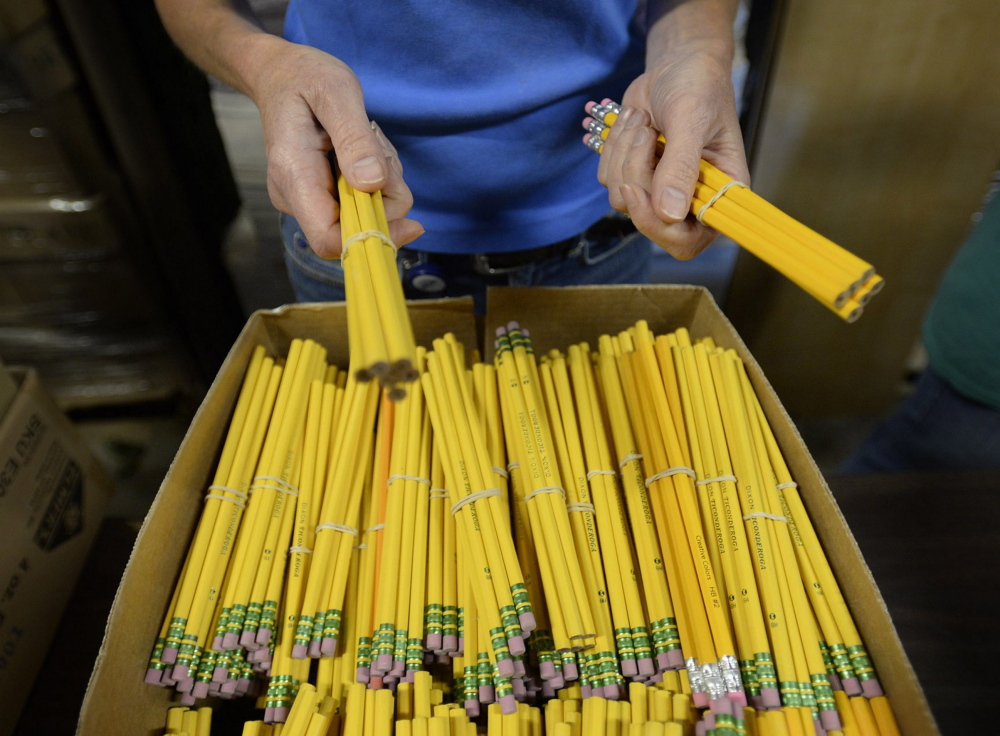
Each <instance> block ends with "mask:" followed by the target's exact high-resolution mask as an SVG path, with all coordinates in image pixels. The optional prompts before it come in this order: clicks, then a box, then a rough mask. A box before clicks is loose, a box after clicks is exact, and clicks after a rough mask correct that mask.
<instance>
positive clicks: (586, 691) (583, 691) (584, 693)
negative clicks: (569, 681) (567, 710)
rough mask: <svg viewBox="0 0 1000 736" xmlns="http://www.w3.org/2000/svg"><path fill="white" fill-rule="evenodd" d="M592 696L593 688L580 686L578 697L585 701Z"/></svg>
mask: <svg viewBox="0 0 1000 736" xmlns="http://www.w3.org/2000/svg"><path fill="white" fill-rule="evenodd" d="M593 694H594V688H592V687H591V686H590V685H580V697H581V698H583V699H584V700H586V699H587V698H589V697H590V696H591V695H593Z"/></svg>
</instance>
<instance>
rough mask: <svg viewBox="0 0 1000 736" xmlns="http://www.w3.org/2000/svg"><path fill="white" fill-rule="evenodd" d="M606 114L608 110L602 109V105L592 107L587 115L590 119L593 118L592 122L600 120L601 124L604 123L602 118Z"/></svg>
mask: <svg viewBox="0 0 1000 736" xmlns="http://www.w3.org/2000/svg"><path fill="white" fill-rule="evenodd" d="M607 114H608V108H606V107H604V106H603V105H594V106H593V107H592V108H590V113H589V115H590V117H592V118H594V120H600V121H601V122H602V123H603V122H604V116H605V115H607Z"/></svg>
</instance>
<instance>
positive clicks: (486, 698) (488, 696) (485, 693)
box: [479, 685, 496, 705]
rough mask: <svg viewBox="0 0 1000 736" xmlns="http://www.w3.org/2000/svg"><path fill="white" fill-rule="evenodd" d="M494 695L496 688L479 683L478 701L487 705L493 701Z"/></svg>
mask: <svg viewBox="0 0 1000 736" xmlns="http://www.w3.org/2000/svg"><path fill="white" fill-rule="evenodd" d="M495 695H496V689H494V687H493V686H492V685H480V686H479V702H480V703H485V704H486V705H489V704H490V703H492V702H493V698H494V696H495Z"/></svg>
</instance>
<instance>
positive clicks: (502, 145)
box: [285, 0, 644, 253]
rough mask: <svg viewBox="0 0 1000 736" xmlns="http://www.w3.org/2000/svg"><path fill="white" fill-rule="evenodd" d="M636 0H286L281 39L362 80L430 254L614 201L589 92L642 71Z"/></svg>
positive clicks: (487, 245)
mask: <svg viewBox="0 0 1000 736" xmlns="http://www.w3.org/2000/svg"><path fill="white" fill-rule="evenodd" d="M635 16H636V0H433V1H431V0H424V1H423V2H421V1H420V0H408V1H406V0H396V1H395V2H391V1H388V0H338V1H337V2H333V1H328V2H320V1H319V0H291V3H290V4H289V7H288V13H287V16H286V19H285V36H286V38H288V39H289V40H291V41H294V42H296V43H302V44H307V45H309V46H314V47H316V48H319V49H322V50H324V51H327V52H328V53H330V54H332V55H334V56H336V57H337V58H339V59H341V60H342V61H344V62H345V63H346V64H348V65H349V66H350V67H351V69H353V70H354V72H355V73H356V74H357V75H358V78H359V79H360V80H361V86H362V89H363V90H364V94H365V106H366V108H367V111H368V115H369V117H370V118H371V119H372V120H375V121H377V122H378V124H379V125H380V126H381V127H382V129H383V130H384V131H385V134H386V136H388V138H389V140H391V141H392V143H393V144H394V145H395V146H396V148H397V149H398V150H399V156H400V160H401V161H402V163H403V169H404V177H405V179H406V182H407V184H408V185H409V186H410V188H411V190H412V191H413V198H414V205H413V210H412V213H411V216H412V217H413V218H415V219H417V220H419V221H420V222H421V223H422V224H423V225H424V227H425V229H426V233H425V234H424V235H423V236H421V238H420V239H419V240H418V241H417V242H416V243H414V246H416V247H418V248H420V249H422V250H428V251H435V252H452V253H457V252H468V253H474V252H495V251H509V250H520V249H523V248H533V247H536V246H539V245H545V244H548V243H553V242H556V241H559V240H562V239H564V238H567V237H569V236H571V235H573V234H574V233H577V232H580V231H581V230H583V229H585V228H586V227H587V226H589V225H590V224H592V223H593V222H595V221H596V220H598V219H600V218H601V216H602V215H604V213H605V212H607V210H608V200H607V192H606V191H605V189H604V188H603V187H602V186H601V185H600V183H599V182H598V181H597V160H598V157H597V155H596V154H594V153H593V152H592V151H590V150H588V149H587V148H586V147H585V146H584V145H583V144H582V143H581V138H582V136H583V132H584V131H583V129H582V128H581V127H580V121H581V120H582V119H583V117H584V115H585V113H584V111H583V105H584V103H585V102H586V101H587V100H588V99H597V100H600V99H602V98H603V97H611V98H613V99H617V100H621V97H622V94H623V93H624V91H625V88H626V87H627V86H628V84H629V83H630V82H631V81H632V80H633V79H635V78H636V77H637V76H638V75H639V74H641V73H642V70H643V64H644V62H643V56H644V30H643V29H642V28H641V27H640V24H639V23H638V22H637V20H636V17H635Z"/></svg>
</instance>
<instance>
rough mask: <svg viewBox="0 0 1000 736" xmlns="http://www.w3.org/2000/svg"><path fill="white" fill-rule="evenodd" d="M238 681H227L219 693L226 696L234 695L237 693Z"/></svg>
mask: <svg viewBox="0 0 1000 736" xmlns="http://www.w3.org/2000/svg"><path fill="white" fill-rule="evenodd" d="M238 682H239V681H238V680H226V681H225V682H224V683H222V687H220V688H219V692H220V693H223V694H225V695H232V694H233V693H235V692H236V684H237V683H238Z"/></svg>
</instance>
